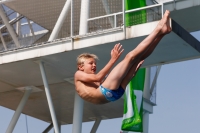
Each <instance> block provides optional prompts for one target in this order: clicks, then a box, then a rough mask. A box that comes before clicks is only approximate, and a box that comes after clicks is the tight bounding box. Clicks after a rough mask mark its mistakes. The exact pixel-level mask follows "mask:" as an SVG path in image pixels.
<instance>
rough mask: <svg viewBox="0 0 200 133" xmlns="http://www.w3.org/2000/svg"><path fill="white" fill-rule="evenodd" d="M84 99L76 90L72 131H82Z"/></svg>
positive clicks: (74, 132)
mask: <svg viewBox="0 0 200 133" xmlns="http://www.w3.org/2000/svg"><path fill="white" fill-rule="evenodd" d="M83 104H84V101H83V99H81V98H80V97H79V95H78V94H77V92H75V99H74V116H73V127H72V133H81V129H82V117H83Z"/></svg>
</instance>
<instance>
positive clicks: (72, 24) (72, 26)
mask: <svg viewBox="0 0 200 133" xmlns="http://www.w3.org/2000/svg"><path fill="white" fill-rule="evenodd" d="M73 13H74V0H71V36H73V35H74V22H73V21H74V14H73Z"/></svg>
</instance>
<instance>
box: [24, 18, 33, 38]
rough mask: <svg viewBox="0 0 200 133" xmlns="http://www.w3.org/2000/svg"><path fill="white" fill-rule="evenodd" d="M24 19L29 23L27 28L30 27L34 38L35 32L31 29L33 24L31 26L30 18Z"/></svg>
mask: <svg viewBox="0 0 200 133" xmlns="http://www.w3.org/2000/svg"><path fill="white" fill-rule="evenodd" d="M26 20H27V22H28V25H29V28H30V31H31V33H32V35H33V36H34V38H35V33H34V30H33V26H32V24H31V23H30V20H29V19H28V18H26Z"/></svg>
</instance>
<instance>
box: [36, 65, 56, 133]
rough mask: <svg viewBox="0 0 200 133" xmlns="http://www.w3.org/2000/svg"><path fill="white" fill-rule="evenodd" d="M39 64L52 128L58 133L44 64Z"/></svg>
mask: <svg viewBox="0 0 200 133" xmlns="http://www.w3.org/2000/svg"><path fill="white" fill-rule="evenodd" d="M39 66H40V71H41V74H42V80H43V83H44V88H45V93H46V96H47V102H48V105H49V110H50V113H51V117H52V121H53V125H54V129H55V132H56V133H60V131H59V127H58V122H57V119H56V114H55V111H54V107H53V102H52V98H51V93H50V89H49V85H48V81H47V78H46V74H45V69H44V64H43V62H42V61H39Z"/></svg>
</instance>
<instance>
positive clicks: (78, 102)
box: [72, 0, 89, 133]
mask: <svg viewBox="0 0 200 133" xmlns="http://www.w3.org/2000/svg"><path fill="white" fill-rule="evenodd" d="M88 18H89V0H82V1H81V12H80V27H79V35H84V34H86V33H87V30H88V24H87V21H88ZM83 106H84V101H83V99H82V98H80V96H79V95H78V94H77V92H75V99H74V114H73V127H72V133H81V130H82V118H83Z"/></svg>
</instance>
